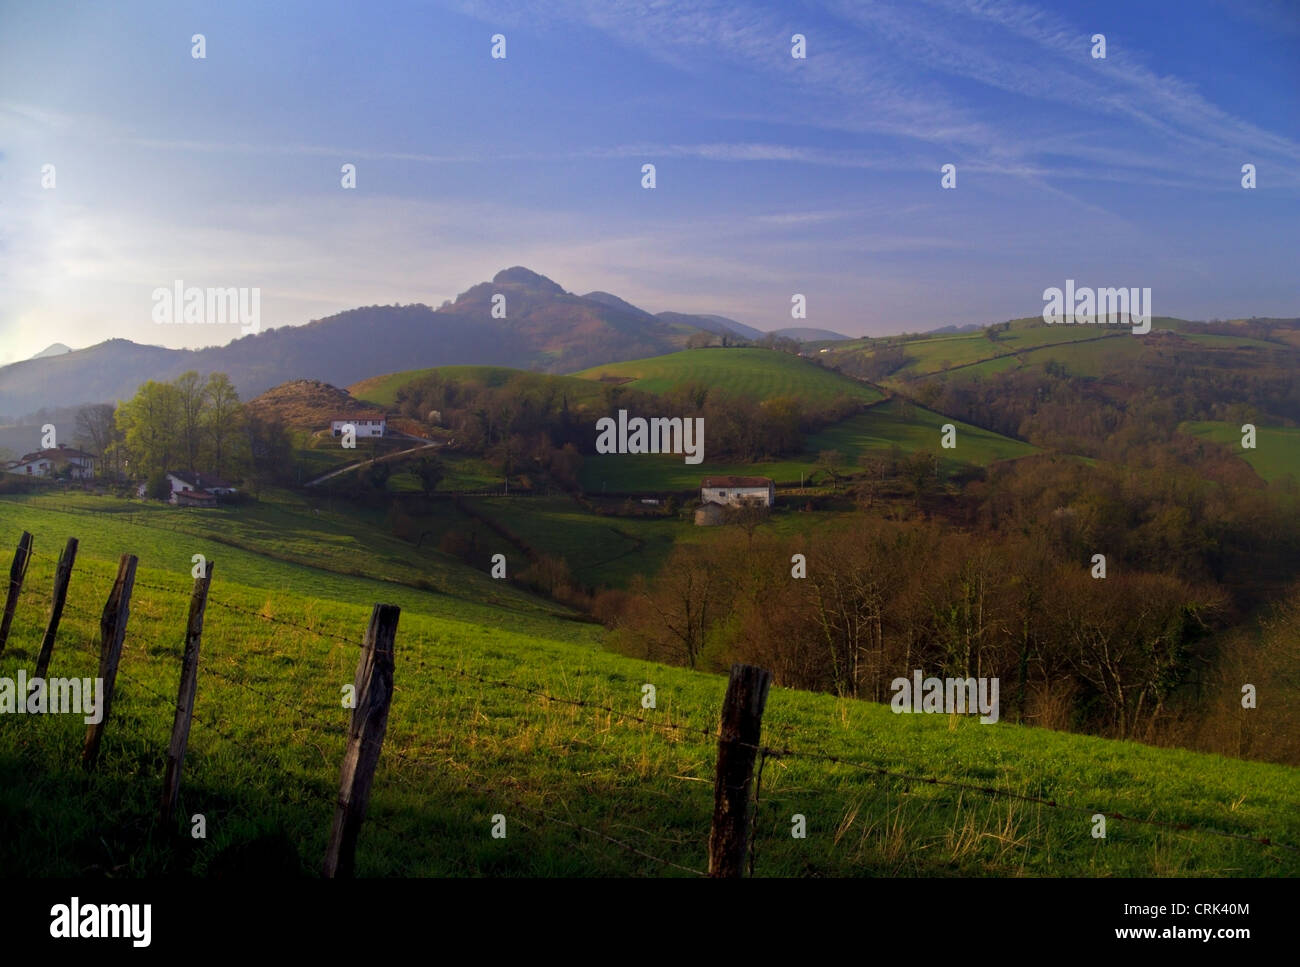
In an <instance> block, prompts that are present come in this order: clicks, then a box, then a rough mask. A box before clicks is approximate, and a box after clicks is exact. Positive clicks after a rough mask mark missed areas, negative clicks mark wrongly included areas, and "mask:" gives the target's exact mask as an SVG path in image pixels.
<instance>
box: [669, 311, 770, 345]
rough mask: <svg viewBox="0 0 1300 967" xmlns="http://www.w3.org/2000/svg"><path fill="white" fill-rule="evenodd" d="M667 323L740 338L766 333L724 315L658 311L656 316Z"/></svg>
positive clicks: (761, 335)
mask: <svg viewBox="0 0 1300 967" xmlns="http://www.w3.org/2000/svg"><path fill="white" fill-rule="evenodd" d="M656 318H657V319H660V320H662V321H664V322H666V323H668V324H669V325H672V326H681V327H685V328H687V329H703V330H705V331H706V332H711V333H714V334H715V335H719V336H722V335H732V336H739V337H740V338H741V339H762V338H763V336H764V335H766V333H764V332H763V331H762V330H760V329H755V328H754V327H753V326H747V325H745V324H744V323H742V322H737V321H736V320H735V319H728V318H727V317H726V316H709V315H691V314H689V313H686V312H660V313H658V315H657V316H656Z"/></svg>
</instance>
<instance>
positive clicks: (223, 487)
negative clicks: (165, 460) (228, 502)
mask: <svg viewBox="0 0 1300 967" xmlns="http://www.w3.org/2000/svg"><path fill="white" fill-rule="evenodd" d="M167 483H168V485H169V486H170V487H171V489H172V493H171V497H170V498H169V501H170V502H171V503H173V504H176V505H177V506H179V507H214V506H216V503H217V498H218V497H227V496H229V495H231V494H233V493H235V492H236V491H235V488H234V487H232V486H230V484H228V483H226V482H225V481H224V480H222V479H221V478H220V477H218V476H216V475H214V474H210V473H200V472H198V471H194V472H191V471H189V470H168V471H167Z"/></svg>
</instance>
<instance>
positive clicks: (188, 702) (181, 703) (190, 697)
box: [160, 561, 212, 828]
mask: <svg viewBox="0 0 1300 967" xmlns="http://www.w3.org/2000/svg"><path fill="white" fill-rule="evenodd" d="M211 583H212V562H211V561H208V562H207V566H206V567H205V568H204V571H203V576H202V577H197V578H195V579H194V591H193V593H192V594H191V595H190V620H189V622H188V623H187V624H186V626H185V654H184V656H183V657H182V658H181V685H180V689H179V691H178V692H177V693H176V717H175V718H174V719H173V720H172V741H171V745H170V746H168V748H167V772H166V774H165V775H164V776H163V793H162V811H161V814H160V818H161V819H162V825H163V827H164V828H166V827H167V826H169V825H170V824H171V821H172V812H173V810H174V809H175V808H176V797H177V795H178V794H179V793H180V790H181V769H182V768H183V767H184V765H185V747H186V745H187V744H188V743H189V741H190V719H191V718H193V716H194V697H195V694H196V693H197V691H198V685H199V644H200V642H201V641H202V638H203V612H204V611H205V610H206V609H207V607H208V586H209V585H210V584H211Z"/></svg>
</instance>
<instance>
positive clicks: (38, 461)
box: [6, 443, 95, 480]
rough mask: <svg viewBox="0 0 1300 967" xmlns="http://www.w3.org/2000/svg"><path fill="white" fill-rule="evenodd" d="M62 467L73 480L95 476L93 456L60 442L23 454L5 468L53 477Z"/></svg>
mask: <svg viewBox="0 0 1300 967" xmlns="http://www.w3.org/2000/svg"><path fill="white" fill-rule="evenodd" d="M64 467H66V468H67V470H68V476H69V477H71V478H72V479H73V480H89V479H91V478H92V477H94V476H95V458H94V457H92V456H91V455H90V454H89V453H84V452H82V451H81V450H77V449H74V448H73V447H69V446H67V445H65V444H62V443H60V444H59V445H58V446H57V447H51V448H50V449H48V450H37V451H36V452H35V453H26V454H23V456H22V459H20V460H16V461H14V462H13V463H11V464H9V466H8V467H6V469H7V470H8V471H9V472H10V473H20V474H22V475H23V476H25V477H53V476H54V475H55V474H57V473H58V472H59V471H60V470H61V469H62V468H64Z"/></svg>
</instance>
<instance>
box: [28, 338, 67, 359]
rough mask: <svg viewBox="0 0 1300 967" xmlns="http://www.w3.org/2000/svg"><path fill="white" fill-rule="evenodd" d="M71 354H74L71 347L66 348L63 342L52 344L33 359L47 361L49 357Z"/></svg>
mask: <svg viewBox="0 0 1300 967" xmlns="http://www.w3.org/2000/svg"><path fill="white" fill-rule="evenodd" d="M70 352H72V347H71V346H65V345H63V343H61V342H56V343H50V345H48V346H46V347H45V348H44V349H42V350H41V351H40V352H39V353H37V354H36V355H35V356H33V357H32V359H45V358H46V357H48V356H62V355H63V354H64V353H70Z"/></svg>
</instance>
